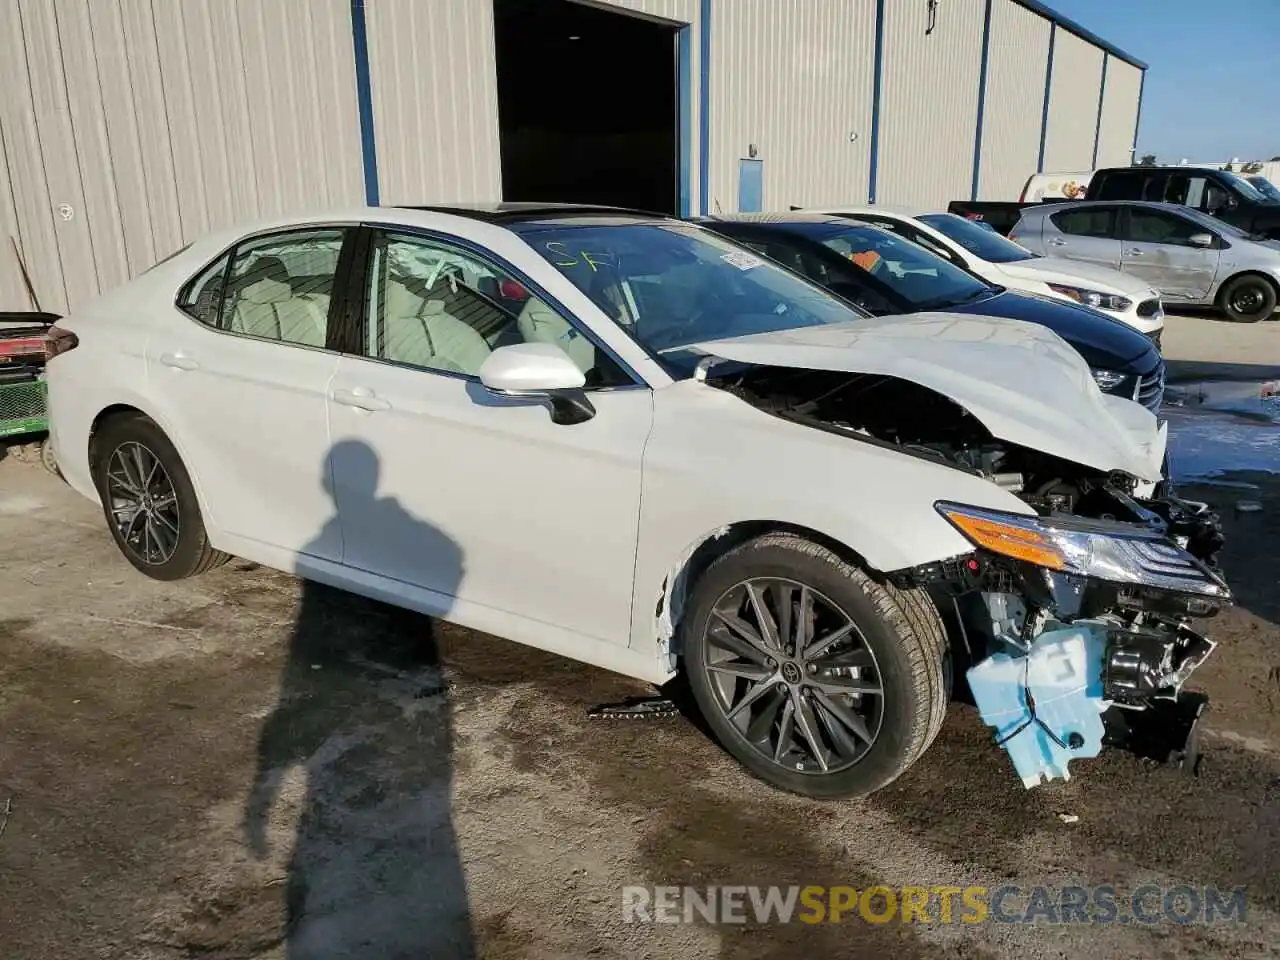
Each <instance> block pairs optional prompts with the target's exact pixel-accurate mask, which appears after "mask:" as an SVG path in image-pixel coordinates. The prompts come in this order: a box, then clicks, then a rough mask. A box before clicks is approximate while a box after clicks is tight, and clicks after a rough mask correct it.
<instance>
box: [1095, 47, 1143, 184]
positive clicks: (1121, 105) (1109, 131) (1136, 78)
mask: <svg viewBox="0 0 1280 960" xmlns="http://www.w3.org/2000/svg"><path fill="white" fill-rule="evenodd" d="M1141 90H1142V71H1141V70H1139V69H1138V68H1137V67H1135V66H1133V65H1132V64H1129V63H1125V62H1124V61H1123V60H1121V59H1119V58H1118V57H1108V58H1107V89H1106V92H1105V94H1104V95H1103V98H1102V124H1101V126H1099V128H1098V166H1099V167H1120V166H1127V165H1128V164H1129V162H1130V160H1131V159H1132V157H1133V137H1134V133H1135V132H1136V131H1135V127H1136V126H1137V122H1138V97H1139V94H1140V91H1141Z"/></svg>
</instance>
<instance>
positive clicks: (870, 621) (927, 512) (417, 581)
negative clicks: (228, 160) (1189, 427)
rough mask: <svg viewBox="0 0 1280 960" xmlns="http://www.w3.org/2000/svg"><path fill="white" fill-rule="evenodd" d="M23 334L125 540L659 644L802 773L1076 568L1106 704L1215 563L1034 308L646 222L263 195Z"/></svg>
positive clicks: (989, 641) (936, 718) (755, 767)
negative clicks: (1116, 680)
mask: <svg viewBox="0 0 1280 960" xmlns="http://www.w3.org/2000/svg"><path fill="white" fill-rule="evenodd" d="M51 353H52V354H54V356H53V357H52V359H51V360H50V362H49V388H50V402H51V407H52V424H53V441H54V446H55V450H56V454H57V458H58V463H59V465H60V467H61V470H62V472H63V474H64V475H65V476H66V478H67V480H68V482H69V483H70V484H71V485H72V486H73V487H74V488H75V489H76V490H78V491H80V492H81V493H82V494H84V495H85V496H86V497H90V498H93V499H94V500H97V501H99V502H100V503H101V505H102V508H103V511H104V515H105V517H106V520H107V524H108V526H109V528H110V531H111V534H112V536H113V537H114V538H115V541H116V543H117V545H118V546H119V548H120V550H121V552H122V553H123V555H124V557H125V558H126V559H127V560H128V561H129V562H130V563H131V564H133V566H134V567H136V568H137V569H138V570H140V571H142V572H143V573H144V574H146V575H148V576H151V577H154V578H157V579H162V580H173V579H177V578H181V577H186V576H190V575H192V574H197V573H200V572H202V571H205V570H208V569H210V568H211V567H213V566H214V565H216V564H218V563H219V562H221V561H223V560H225V559H226V557H227V556H228V555H229V554H235V555H239V556H241V557H245V558H247V559H250V560H253V561H256V562H258V563H262V564H265V565H267V566H270V567H274V568H277V569H279V570H284V571H290V572H294V573H296V574H298V575H300V576H302V577H304V578H308V579H312V580H316V581H321V582H324V583H327V584H330V585H336V586H338V587H342V588H345V589H347V590H351V591H354V592H356V593H360V594H365V595H368V596H370V597H375V598H380V599H382V600H385V601H388V602H390V603H392V604H397V605H401V606H404V607H409V608H412V609H415V610H418V611H421V612H424V613H427V614H430V615H434V616H439V617H443V618H446V619H448V620H451V621H454V622H457V623H459V624H462V625H464V626H468V627H473V628H476V629H478V630H483V631H486V632H490V633H495V634H499V635H502V636H505V637H508V638H510V639H512V640H515V641H518V642H521V643H526V644H530V645H533V646H536V647H540V648H543V649H546V650H550V651H554V652H556V653H559V654H563V655H565V656H568V657H572V658H575V659H577V660H580V661H584V662H586V663H590V664H595V665H597V666H600V667H604V668H607V669H610V670H614V671H618V672H620V673H623V674H627V675H630V676H632V677H636V678H640V679H643V680H647V681H651V682H653V683H654V684H659V685H661V684H664V683H665V682H667V681H668V680H671V679H672V678H673V677H675V676H676V674H677V673H678V672H680V671H683V672H684V673H685V674H686V675H687V677H688V681H689V683H690V685H691V687H692V690H693V693H694V695H695V698H696V700H697V703H698V704H699V706H700V708H701V710H702V711H703V712H704V713H705V715H706V718H707V721H708V723H709V724H710V726H711V728H712V729H713V730H714V731H715V733H716V735H717V736H718V737H719V739H720V740H721V741H722V743H723V744H724V746H725V747H726V749H727V750H728V751H729V752H730V753H732V754H733V755H734V756H735V757H737V758H738V759H740V760H741V761H742V762H743V763H744V764H745V765H746V766H747V767H749V768H750V769H751V770H752V771H753V772H755V773H756V774H757V775H759V776H761V777H763V778H764V779H766V780H768V781H769V782H771V783H773V784H775V785H778V786H781V787H784V788H786V789H790V790H795V791H799V792H803V793H807V794H810V795H815V796H848V795H855V794H862V793H867V792H869V791H871V790H875V789H877V788H879V787H881V786H883V785H884V784H886V783H888V782H889V781H890V780H892V779H893V778H894V777H896V776H897V775H898V774H900V773H901V772H902V771H903V770H905V769H906V768H907V767H908V766H909V765H910V764H911V763H913V762H914V761H915V760H916V758H917V757H919V755H920V754H921V753H922V752H923V751H924V749H925V748H926V747H927V746H928V744H929V743H930V741H931V740H932V739H933V737H934V735H935V734H936V732H937V730H938V727H939V724H940V723H941V720H942V716H943V713H944V710H945V709H946V705H947V701H948V694H949V691H950V687H951V682H952V670H953V662H955V661H956V659H957V658H958V657H959V658H961V659H962V660H963V661H964V662H968V661H970V660H978V659H981V658H982V657H985V656H986V655H987V654H988V653H992V652H996V651H998V650H1005V649H1007V650H1010V651H1012V652H1014V653H1015V654H1016V653H1017V652H1018V649H1019V648H1018V646H1017V645H1015V646H1012V647H1010V646H1008V645H1007V643H1006V641H1005V640H1004V639H1002V637H1004V636H1005V635H1006V634H1008V635H1010V636H1014V635H1016V637H1017V638H1018V639H1017V641H1016V643H1017V644H1020V645H1021V648H1022V650H1023V652H1026V650H1027V649H1028V644H1033V643H1034V642H1035V641H1036V640H1037V638H1038V637H1050V636H1051V635H1052V629H1051V628H1052V626H1053V625H1054V623H1055V621H1056V620H1058V619H1062V620H1066V619H1069V618H1071V617H1076V616H1082V615H1084V613H1082V611H1081V609H1077V608H1073V607H1072V604H1077V605H1078V604H1079V603H1081V602H1083V599H1084V598H1087V599H1088V602H1089V607H1088V608H1087V611H1084V612H1087V614H1088V615H1089V616H1090V617H1092V618H1093V619H1092V620H1091V621H1090V622H1091V623H1099V624H1102V626H1098V627H1097V628H1096V630H1097V638H1098V642H1099V643H1103V644H1111V645H1116V644H1121V645H1123V644H1122V641H1123V640H1124V639H1125V638H1126V637H1129V636H1132V637H1135V638H1139V639H1141V641H1142V645H1141V646H1140V648H1138V647H1137V644H1136V641H1135V647H1136V648H1138V651H1139V652H1138V653H1133V652H1132V651H1122V652H1125V655H1126V656H1128V657H1129V659H1128V660H1126V661H1125V663H1126V664H1130V663H1134V662H1136V663H1137V666H1138V667H1141V669H1142V671H1144V672H1141V677H1142V678H1143V680H1144V682H1145V681H1146V680H1151V681H1152V682H1153V683H1155V685H1156V686H1155V687H1153V688H1152V689H1151V690H1147V689H1146V688H1145V687H1144V688H1142V689H1141V690H1138V691H1136V692H1134V693H1133V694H1132V695H1128V694H1125V697H1126V699H1128V700H1131V701H1133V704H1132V705H1134V706H1137V707H1141V706H1142V705H1144V704H1145V703H1146V699H1145V698H1146V697H1147V696H1148V694H1151V693H1154V692H1163V693H1164V694H1166V695H1167V694H1168V693H1169V690H1168V688H1169V687H1170V686H1172V685H1174V684H1175V683H1176V684H1180V678H1182V677H1183V676H1184V675H1185V673H1189V672H1190V667H1188V658H1191V657H1192V654H1191V653H1187V652H1186V645H1187V643H1188V641H1187V640H1186V637H1187V636H1194V635H1192V634H1189V633H1188V632H1185V631H1183V630H1181V629H1180V627H1179V625H1180V624H1181V621H1182V619H1183V617H1181V616H1180V615H1179V613H1178V612H1179V611H1183V612H1185V614H1186V615H1187V616H1189V615H1190V614H1191V613H1198V614H1202V613H1204V612H1205V610H1206V609H1207V608H1208V607H1212V606H1214V605H1216V604H1220V603H1221V602H1224V601H1225V599H1226V598H1227V596H1228V594H1227V592H1226V588H1225V587H1224V586H1223V585H1222V583H1221V581H1220V579H1219V578H1218V577H1217V575H1216V574H1215V573H1214V572H1213V571H1212V569H1211V566H1210V564H1211V556H1210V553H1211V550H1210V549H1209V548H1204V549H1201V547H1200V544H1201V543H1202V541H1203V540H1204V538H1203V537H1201V538H1200V539H1197V531H1198V530H1199V529H1200V527H1199V526H1198V525H1201V524H1203V523H1204V522H1205V521H1203V520H1202V519H1200V518H1197V517H1190V516H1188V515H1186V512H1185V511H1184V510H1183V509H1182V507H1180V506H1179V505H1178V503H1177V502H1176V501H1172V500H1168V499H1162V498H1161V497H1160V496H1158V495H1153V494H1152V486H1153V485H1154V484H1156V483H1158V482H1159V480H1160V476H1161V473H1160V466H1161V459H1162V456H1163V453H1164V434H1163V433H1162V432H1161V431H1160V430H1159V429H1158V428H1157V424H1156V422H1155V419H1154V417H1153V416H1152V415H1151V414H1150V413H1149V412H1148V411H1146V410H1145V409H1143V408H1142V407H1140V406H1139V405H1137V404H1135V403H1132V402H1130V401H1127V400H1123V399H1117V398H1112V397H1107V396H1104V395H1103V394H1102V393H1100V392H1099V390H1098V388H1097V387H1096V386H1095V385H1094V383H1093V380H1092V378H1091V377H1090V375H1089V371H1088V368H1087V367H1086V366H1085V363H1084V361H1083V360H1082V359H1081V358H1080V356H1079V355H1078V354H1077V353H1076V352H1075V351H1074V350H1072V349H1071V348H1070V347H1068V346H1067V345H1066V344H1065V343H1064V342H1063V341H1062V340H1060V339H1059V338H1058V337H1057V336H1056V335H1054V334H1053V333H1051V332H1049V331H1048V330H1046V329H1044V328H1042V327H1038V326H1033V325H1030V324H1023V323H1019V322H1016V321H1004V320H993V319H988V318H981V317H977V318H975V317H971V316H950V315H946V314H917V315H913V316H911V317H906V318H903V317H888V318H877V319H870V318H867V317H865V316H863V315H861V314H860V313H859V312H858V311H857V310H856V309H855V308H852V307H850V306H849V305H848V304H846V303H844V302H843V301H841V300H839V299H836V298H834V297H832V296H831V295H829V294H828V293H826V292H825V291H823V290H822V289H821V288H819V287H817V286H815V285H813V284H811V283H809V282H808V281H806V280H804V279H802V278H800V277H798V276H796V275H794V274H792V273H790V272H789V271H787V270H785V269H783V268H781V267H779V266H777V265H775V264H773V263H772V262H769V261H765V260H762V259H761V258H759V257H757V256H755V255H754V254H752V253H751V252H750V251H749V250H747V249H745V248H743V247H739V246H737V245H735V244H733V243H732V242H730V241H728V240H725V239H723V238H720V237H717V236H716V235H714V234H712V233H710V232H708V231H706V230H704V229H702V228H700V227H697V226H695V225H692V224H687V223H681V222H679V221H675V220H669V219H665V218H662V217H656V216H651V215H643V214H631V213H626V212H620V211H612V210H608V209H598V208H585V207H584V208H574V207H570V208H564V207H542V208H539V207H535V206H529V205H497V206H492V207H486V208H476V209H463V208H451V209H438V208H437V209H407V208H400V209H397V208H382V209H362V210H356V211H353V212H347V213H341V214H335V215H329V216H317V217H313V218H305V219H291V220H277V221H273V222H268V223H263V224H259V225H257V226H255V227H252V228H244V229H240V230H235V231H231V232H226V233H221V234H218V235H215V236H210V237H206V238H204V239H201V240H199V241H197V242H195V243H193V244H191V245H190V246H189V247H187V248H186V249H184V250H183V251H181V252H179V253H178V254H176V255H174V256H173V257H171V258H169V259H167V260H165V261H163V262H161V263H160V264H158V265H156V266H155V267H153V268H152V269H151V270H149V271H148V272H147V273H145V274H144V275H142V276H141V277H139V278H137V279H136V280H134V281H132V282H131V283H129V284H127V285H125V286H123V287H121V288H119V289H117V290H115V291H113V292H111V293H108V294H106V295H104V296H102V297H101V298H100V299H98V300H97V301H96V302H94V303H93V304H91V305H90V306H88V307H86V308H85V309H83V310H79V311H77V312H76V313H75V314H74V315H73V316H70V317H67V318H64V319H63V320H61V321H60V322H59V324H58V325H57V327H56V328H55V329H54V331H53V332H52V334H51ZM1144 496H1146V497H1149V499H1144V500H1141V501H1140V500H1138V499H1135V497H1144ZM1104 514H1105V515H1107V516H1109V517H1111V518H1112V519H1110V520H1108V521H1107V522H1099V521H1097V520H1095V519H1093V518H1096V517H1099V516H1102V515H1104ZM1073 515H1074V516H1073ZM1153 516H1154V517H1156V519H1155V520H1153V519H1152V517H1153ZM1161 518H1163V519H1161ZM1179 537H1188V539H1187V541H1186V542H1187V543H1188V544H1189V546H1188V548H1187V549H1183V548H1181V547H1179V546H1177V545H1176V543H1175V540H1176V539H1177V538H1179ZM1214 549H1216V546H1214ZM1188 550H1190V551H1192V552H1188ZM1197 551H1198V553H1196V552H1197ZM1193 553H1196V555H1193ZM1046 591H1051V592H1048V593H1047V592H1046ZM996 594H998V595H999V597H1001V598H1003V599H1001V600H1000V601H999V611H1000V613H999V614H998V615H997V614H987V613H985V611H987V609H988V604H987V599H988V598H989V596H995V595H996ZM1010 594H1013V595H1014V598H1013V600H1009V599H1008V596H1009V595H1010ZM1046 597H1052V598H1053V599H1052V600H1051V601H1050V600H1046V599H1045V598H1046ZM1121 598H1123V602H1121ZM1024 601H1025V602H1024ZM992 602H993V603H994V601H992ZM1157 605H1158V610H1159V613H1158V615H1157V614H1155V613H1147V614H1146V619H1145V621H1144V620H1142V617H1143V611H1144V610H1146V609H1147V608H1148V606H1150V607H1151V608H1152V609H1153V610H1154V609H1157ZM991 609H992V610H995V609H996V608H995V607H994V606H992V607H991ZM962 610H963V612H964V615H965V617H966V622H967V629H966V630H965V631H964V632H963V636H964V645H963V647H957V646H956V645H955V644H956V642H958V641H956V637H957V631H956V624H955V623H953V622H952V621H951V619H950V618H952V617H953V616H954V615H955V614H956V613H958V612H960V611H962ZM944 617H945V618H948V619H947V620H945V621H944ZM1139 623H1140V624H1141V632H1140V633H1139V627H1138V624H1139ZM1091 629H1093V628H1091ZM1153 638H1154V639H1153ZM1054 642H1057V641H1056V640H1054ZM960 649H963V650H964V651H965V653H963V655H961V654H959V653H958V652H957V651H958V650H960ZM1108 649H1110V648H1108ZM1116 649H1117V650H1119V649H1120V647H1119V646H1117V647H1116ZM1153 658H1154V659H1153ZM1196 662H1198V660H1197V661H1196ZM1194 665H1195V664H1194V663H1191V666H1194ZM1135 669H1137V668H1136V667H1130V666H1125V667H1117V670H1118V671H1119V672H1118V673H1117V676H1121V677H1122V679H1127V678H1129V677H1130V676H1131V675H1137V674H1134V670H1135ZM1176 671H1181V672H1176ZM1108 692H1109V693H1110V694H1112V695H1114V696H1119V695H1120V694H1118V693H1117V691H1115V690H1109V691H1108ZM1098 702H1099V703H1101V702H1102V701H1098ZM1095 719H1096V714H1095ZM1033 733H1034V732H1033ZM1034 735H1036V736H1038V735H1039V734H1034ZM1088 749H1089V746H1088V745H1086V748H1085V750H1086V752H1085V753H1083V754H1082V755H1086V756H1087V755H1089V753H1088V752H1087V750H1088ZM1019 762H1021V761H1019ZM1024 780H1026V777H1025V776H1024Z"/></svg>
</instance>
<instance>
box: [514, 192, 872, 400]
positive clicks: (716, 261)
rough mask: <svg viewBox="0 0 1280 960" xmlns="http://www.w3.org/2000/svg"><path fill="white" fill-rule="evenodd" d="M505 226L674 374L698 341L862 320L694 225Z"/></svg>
mask: <svg viewBox="0 0 1280 960" xmlns="http://www.w3.org/2000/svg"><path fill="white" fill-rule="evenodd" d="M511 229H512V230H514V231H515V232H517V233H519V234H520V235H521V236H522V237H523V238H524V240H525V241H526V242H527V243H529V245H530V246H532V247H533V249H534V250H536V251H537V252H538V253H539V254H540V255H541V256H542V257H544V258H545V259H546V260H547V261H548V262H549V263H551V264H552V265H553V266H554V267H555V268H556V269H557V270H559V271H560V272H561V273H563V274H564V275H565V277H567V278H568V279H569V280H570V282H572V283H573V284H574V285H575V286H576V287H578V289H580V290H582V292H583V293H585V294H586V295H587V296H588V297H590V298H591V299H592V301H594V302H595V304H596V306H598V307H599V308H600V309H601V310H603V311H604V312H605V313H606V314H607V315H608V316H609V317H610V318H611V319H612V320H613V321H614V322H616V323H617V324H618V325H619V326H620V327H622V329H623V330H625V331H626V332H627V333H628V334H629V335H630V336H632V337H633V338H634V339H635V340H636V341H637V342H639V343H641V344H643V345H644V346H645V347H647V348H648V349H650V350H652V351H653V352H654V353H658V354H664V355H665V356H666V357H667V359H668V360H669V362H670V366H671V368H672V370H673V372H675V373H677V375H686V376H687V375H689V374H690V373H692V371H693V367H694V365H695V364H696V362H697V358H696V356H692V359H691V356H690V355H692V354H693V353H694V352H693V351H688V350H686V349H685V348H687V347H688V346H690V345H692V344H696V343H698V342H700V341H704V340H714V339H718V338H721V337H734V336H743V335H746V334H751V333H762V332H765V331H773V330H787V329H792V328H795V327H807V326H816V325H820V324H828V323H846V322H849V321H853V320H860V319H863V315H862V314H861V313H859V312H858V311H856V310H855V309H854V308H853V307H851V306H849V305H848V304H846V303H845V302H844V301H842V300H840V299H838V298H837V297H834V296H832V295H831V294H830V293H827V292H826V291H825V290H823V289H822V288H821V287H819V286H816V285H815V284H813V283H812V282H810V281H808V280H805V279H804V278H802V277H800V276H797V275H796V274H794V273H792V272H790V271H789V270H786V269H785V268H783V267H780V266H778V265H777V264H775V263H772V262H771V261H769V260H765V259H763V258H761V257H760V256H758V255H757V254H755V253H754V252H753V251H751V250H749V249H747V248H746V247H743V246H740V245H739V244H737V243H734V242H732V241H730V240H727V239H725V238H723V237H720V236H718V235H716V234H714V233H712V232H711V231H710V230H705V229H703V228H701V227H697V226H694V225H692V224H681V223H674V222H671V221H664V220H654V221H644V220H634V219H630V218H617V219H612V218H603V217H601V218H593V220H592V222H590V223H585V224H584V223H581V222H578V223H566V222H559V221H553V222H550V223H548V222H529V223H517V224H513V225H512V227H511ZM682 353H683V354H684V355H681V354H682Z"/></svg>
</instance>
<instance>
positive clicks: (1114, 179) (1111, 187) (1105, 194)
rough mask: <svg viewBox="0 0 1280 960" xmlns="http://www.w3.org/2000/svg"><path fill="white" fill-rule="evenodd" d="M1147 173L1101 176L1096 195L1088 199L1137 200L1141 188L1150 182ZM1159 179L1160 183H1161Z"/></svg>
mask: <svg viewBox="0 0 1280 960" xmlns="http://www.w3.org/2000/svg"><path fill="white" fill-rule="evenodd" d="M1151 179H1152V177H1151V175H1150V174H1147V173H1109V174H1107V175H1106V176H1104V177H1103V178H1102V183H1101V185H1100V187H1099V188H1098V190H1097V193H1096V195H1092V196H1090V197H1089V199H1090V200H1139V199H1141V198H1142V192H1143V189H1144V188H1146V187H1147V186H1148V185H1149V184H1150V182H1151ZM1163 182H1164V181H1163V180H1161V184H1163Z"/></svg>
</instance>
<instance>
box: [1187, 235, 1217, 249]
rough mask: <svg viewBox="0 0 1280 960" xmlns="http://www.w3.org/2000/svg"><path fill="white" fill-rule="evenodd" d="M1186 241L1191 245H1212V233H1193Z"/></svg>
mask: <svg viewBox="0 0 1280 960" xmlns="http://www.w3.org/2000/svg"><path fill="white" fill-rule="evenodd" d="M1187 243H1189V244H1191V245H1192V246H1193V247H1212V246H1213V234H1212V233H1193V234H1192V235H1191V236H1189V237H1188V238H1187Z"/></svg>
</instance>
